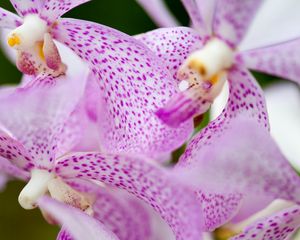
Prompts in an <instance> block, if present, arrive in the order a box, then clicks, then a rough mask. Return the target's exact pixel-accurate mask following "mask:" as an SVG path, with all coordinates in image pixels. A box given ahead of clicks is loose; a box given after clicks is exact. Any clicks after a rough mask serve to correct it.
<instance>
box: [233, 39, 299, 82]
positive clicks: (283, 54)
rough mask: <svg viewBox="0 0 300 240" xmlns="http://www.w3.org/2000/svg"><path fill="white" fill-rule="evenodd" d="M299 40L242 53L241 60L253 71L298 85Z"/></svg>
mask: <svg viewBox="0 0 300 240" xmlns="http://www.w3.org/2000/svg"><path fill="white" fill-rule="evenodd" d="M299 45H300V38H299V39H296V40H291V41H288V42H285V43H280V44H277V45H273V46H267V47H264V48H258V49H253V50H249V51H246V52H242V53H241V54H240V56H239V57H240V58H241V60H242V61H243V62H244V63H245V65H246V66H247V67H248V68H250V69H253V70H257V71H261V72H264V73H268V74H272V75H276V76H279V77H282V78H287V79H289V80H292V81H295V82H297V83H298V84H300V57H299V56H300V48H299Z"/></svg>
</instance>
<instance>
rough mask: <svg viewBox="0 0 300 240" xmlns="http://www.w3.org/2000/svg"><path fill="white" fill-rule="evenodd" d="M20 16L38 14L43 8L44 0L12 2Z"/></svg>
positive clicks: (11, 0) (18, 0)
mask: <svg viewBox="0 0 300 240" xmlns="http://www.w3.org/2000/svg"><path fill="white" fill-rule="evenodd" d="M10 2H11V4H12V5H13V7H14V8H15V9H16V11H17V13H18V14H19V15H20V16H26V15H27V14H38V13H39V12H40V10H41V8H42V6H43V0H10Z"/></svg>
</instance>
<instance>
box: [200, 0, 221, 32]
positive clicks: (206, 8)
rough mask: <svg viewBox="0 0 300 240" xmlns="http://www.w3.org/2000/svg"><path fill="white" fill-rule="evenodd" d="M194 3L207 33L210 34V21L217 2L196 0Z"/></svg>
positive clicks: (215, 0) (213, 0)
mask: <svg viewBox="0 0 300 240" xmlns="http://www.w3.org/2000/svg"><path fill="white" fill-rule="evenodd" d="M196 3H197V6H198V9H199V11H200V13H201V15H202V18H203V20H204V22H205V24H206V28H207V31H208V32H209V33H212V21H213V17H214V14H215V10H216V3H217V0H196Z"/></svg>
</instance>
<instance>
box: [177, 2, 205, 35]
mask: <svg viewBox="0 0 300 240" xmlns="http://www.w3.org/2000/svg"><path fill="white" fill-rule="evenodd" d="M181 2H182V3H183V5H184V7H185V9H186V11H187V12H188V14H189V16H190V18H191V20H192V24H193V26H194V27H195V28H196V30H197V31H199V32H200V33H201V34H203V35H207V34H208V31H207V28H206V24H205V22H204V20H203V17H202V15H201V12H200V9H199V8H198V5H197V3H196V1H195V0H181Z"/></svg>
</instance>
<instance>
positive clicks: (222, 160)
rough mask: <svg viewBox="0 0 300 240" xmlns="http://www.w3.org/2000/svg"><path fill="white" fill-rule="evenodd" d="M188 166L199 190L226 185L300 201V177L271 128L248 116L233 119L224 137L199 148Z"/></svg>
mask: <svg viewBox="0 0 300 240" xmlns="http://www.w3.org/2000/svg"><path fill="white" fill-rule="evenodd" d="M228 139H230V141H228ZM270 166H271V167H270ZM181 167H182V166H181ZM185 169H186V170H190V172H189V173H190V174H191V176H192V175H193V174H194V175H195V178H196V179H195V181H198V183H197V184H198V185H199V189H201V188H205V189H212V190H214V191H218V190H221V191H222V190H223V191H224V188H226V191H228V192H232V193H234V192H239V193H242V194H247V193H248V192H249V193H251V194H256V195H261V196H263V195H265V196H270V197H272V198H273V199H277V198H280V199H284V200H287V201H292V202H296V203H300V189H299V186H300V178H299V176H298V175H297V173H296V172H295V171H294V169H293V168H292V167H291V165H290V164H289V162H288V161H287V159H286V158H285V157H284V156H283V154H282V153H281V151H280V149H279V148H278V147H277V145H276V143H275V141H274V140H273V139H272V138H271V136H270V134H269V132H268V130H267V129H265V128H264V127H263V126H261V125H259V124H258V123H257V121H255V120H254V119H249V118H247V117H245V116H240V117H237V118H236V119H233V120H232V121H231V122H230V123H229V124H228V125H227V126H226V127H225V128H224V130H223V133H222V136H220V137H219V138H215V139H214V142H213V144H211V145H206V146H204V147H203V148H202V149H201V151H198V152H197V154H195V156H194V158H193V162H192V163H190V165H189V166H185ZM204 182H205V183H204ZM237 183H238V184H237Z"/></svg>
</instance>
